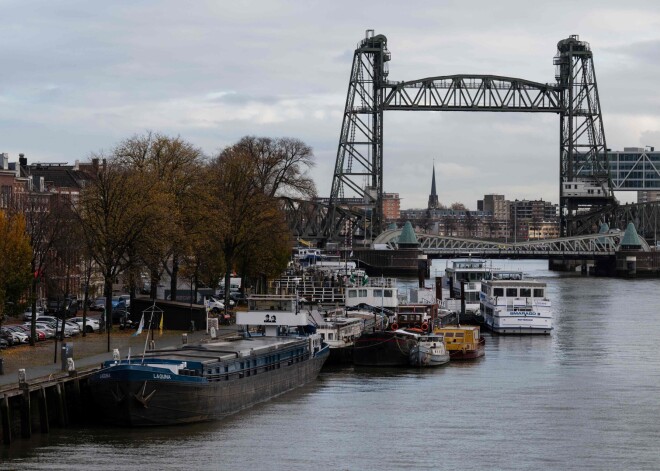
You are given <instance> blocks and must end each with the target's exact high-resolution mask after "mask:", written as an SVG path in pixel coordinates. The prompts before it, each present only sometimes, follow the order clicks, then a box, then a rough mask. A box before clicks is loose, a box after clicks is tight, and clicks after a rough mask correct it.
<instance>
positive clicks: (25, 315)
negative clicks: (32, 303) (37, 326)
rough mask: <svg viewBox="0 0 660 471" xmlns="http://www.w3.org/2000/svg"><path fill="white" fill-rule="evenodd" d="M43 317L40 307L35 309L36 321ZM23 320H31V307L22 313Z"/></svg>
mask: <svg viewBox="0 0 660 471" xmlns="http://www.w3.org/2000/svg"><path fill="white" fill-rule="evenodd" d="M43 315H44V310H43V308H41V307H37V319H39V318H40V317H41V316H43ZM23 319H24V320H26V321H29V320H31V319H32V307H28V308H27V309H26V310H25V312H24V313H23Z"/></svg>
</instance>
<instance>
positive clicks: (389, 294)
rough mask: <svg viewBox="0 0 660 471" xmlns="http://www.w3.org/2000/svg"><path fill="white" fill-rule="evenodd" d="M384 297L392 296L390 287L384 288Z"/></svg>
mask: <svg viewBox="0 0 660 471" xmlns="http://www.w3.org/2000/svg"><path fill="white" fill-rule="evenodd" d="M385 297H386V298H391V297H392V290H391V289H386V290H385Z"/></svg>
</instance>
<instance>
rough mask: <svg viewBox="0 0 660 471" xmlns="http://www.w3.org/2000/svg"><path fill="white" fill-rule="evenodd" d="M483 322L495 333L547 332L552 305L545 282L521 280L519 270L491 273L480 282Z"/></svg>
mask: <svg viewBox="0 0 660 471" xmlns="http://www.w3.org/2000/svg"><path fill="white" fill-rule="evenodd" d="M481 312H482V315H483V316H484V324H485V325H486V327H487V328H488V329H490V330H492V331H493V332H496V333H499V334H549V333H550V331H551V330H552V307H551V302H550V299H548V298H547V296H546V284H545V283H542V282H539V281H532V280H523V279H522V273H520V272H516V273H513V272H507V273H498V274H497V275H492V276H491V279H489V280H483V281H482V283H481Z"/></svg>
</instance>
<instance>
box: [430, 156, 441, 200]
mask: <svg viewBox="0 0 660 471" xmlns="http://www.w3.org/2000/svg"><path fill="white" fill-rule="evenodd" d="M438 207H440V202H439V201H438V194H437V193H436V190H435V160H434V161H433V177H432V180H431V194H430V195H429V204H428V209H438Z"/></svg>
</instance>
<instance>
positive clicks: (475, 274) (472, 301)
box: [442, 259, 493, 314]
mask: <svg viewBox="0 0 660 471" xmlns="http://www.w3.org/2000/svg"><path fill="white" fill-rule="evenodd" d="M450 263H451V265H448V266H447V268H445V276H444V277H443V280H442V301H443V306H444V307H446V308H447V309H449V310H451V311H454V312H460V311H461V283H463V285H464V287H463V289H464V291H465V312H467V313H472V314H478V313H479V309H480V296H479V293H480V292H481V280H483V279H484V278H486V277H487V275H488V273H490V272H491V271H493V267H492V266H489V265H488V262H486V260H473V259H461V260H451V261H450Z"/></svg>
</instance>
